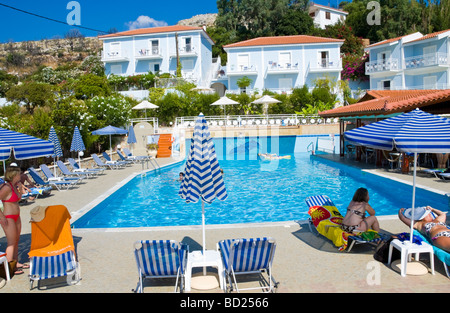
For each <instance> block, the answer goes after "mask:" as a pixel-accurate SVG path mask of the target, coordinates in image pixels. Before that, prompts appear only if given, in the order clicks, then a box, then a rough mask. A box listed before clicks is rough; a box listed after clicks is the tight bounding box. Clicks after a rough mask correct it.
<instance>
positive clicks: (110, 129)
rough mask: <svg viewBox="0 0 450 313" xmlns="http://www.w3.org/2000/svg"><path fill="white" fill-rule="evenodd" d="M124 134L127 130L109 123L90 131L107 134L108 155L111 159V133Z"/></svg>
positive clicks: (93, 133)
mask: <svg viewBox="0 0 450 313" xmlns="http://www.w3.org/2000/svg"><path fill="white" fill-rule="evenodd" d="M126 134H128V131H127V130H126V129H123V128H119V127H115V126H111V125H108V126H106V127H103V128H100V129H97V130H94V131H93V132H92V135H109V156H110V157H111V159H112V143H111V135H126Z"/></svg>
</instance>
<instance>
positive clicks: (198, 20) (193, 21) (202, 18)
mask: <svg viewBox="0 0 450 313" xmlns="http://www.w3.org/2000/svg"><path fill="white" fill-rule="evenodd" d="M216 17H217V14H216V13H208V14H200V15H196V16H193V17H191V18H189V19H186V20H181V21H179V22H178V25H184V26H198V27H200V26H206V27H209V26H213V25H214V22H215V21H216Z"/></svg>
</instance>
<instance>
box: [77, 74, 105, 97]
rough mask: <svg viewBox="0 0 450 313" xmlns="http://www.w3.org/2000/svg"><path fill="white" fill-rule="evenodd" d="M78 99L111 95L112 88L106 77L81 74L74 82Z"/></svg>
mask: <svg viewBox="0 0 450 313" xmlns="http://www.w3.org/2000/svg"><path fill="white" fill-rule="evenodd" d="M74 85H75V86H74V89H75V97H76V98H77V99H90V98H92V97H95V96H99V97H101V96H109V95H110V94H111V89H110V87H109V84H108V81H107V79H106V77H104V76H103V77H100V76H97V75H94V74H86V75H83V76H81V77H80V78H79V79H78V80H77V81H76V82H75V84H74Z"/></svg>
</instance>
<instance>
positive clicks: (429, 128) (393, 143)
mask: <svg viewBox="0 0 450 313" xmlns="http://www.w3.org/2000/svg"><path fill="white" fill-rule="evenodd" d="M344 137H345V139H346V140H348V141H349V142H350V143H353V144H355V145H359V146H366V147H371V148H374V149H380V150H393V149H394V148H395V149H397V150H398V151H400V152H408V153H414V174H413V194H412V206H411V208H412V214H411V228H410V241H409V242H410V243H411V244H412V241H413V230H414V228H413V226H414V218H413V217H414V209H415V196H416V169H417V154H418V153H450V120H449V119H447V118H444V117H440V116H436V115H433V114H429V113H426V112H423V111H422V110H420V109H415V110H413V111H411V112H408V113H403V114H401V115H398V116H395V117H391V118H388V119H385V120H382V121H379V122H375V123H372V124H369V125H366V126H363V127H359V128H356V129H352V130H349V131H346V132H345V133H344Z"/></svg>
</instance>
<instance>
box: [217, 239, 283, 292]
mask: <svg viewBox="0 0 450 313" xmlns="http://www.w3.org/2000/svg"><path fill="white" fill-rule="evenodd" d="M275 247H276V242H275V239H273V238H251V239H227V240H221V241H219V242H218V243H217V250H220V252H221V256H222V261H223V265H224V268H225V274H226V276H227V278H228V283H229V285H230V291H231V290H233V289H235V290H236V291H237V292H239V291H240V290H253V289H262V290H264V291H266V292H273V291H274V288H275V287H276V283H275V280H274V279H273V277H272V262H273V257H274V255H275ZM262 272H266V273H267V275H268V284H269V285H268V286H267V284H261V286H260V287H255V288H245V289H242V288H241V289H239V288H238V285H237V280H236V275H240V274H255V273H258V274H262ZM233 283H234V286H235V287H233Z"/></svg>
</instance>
